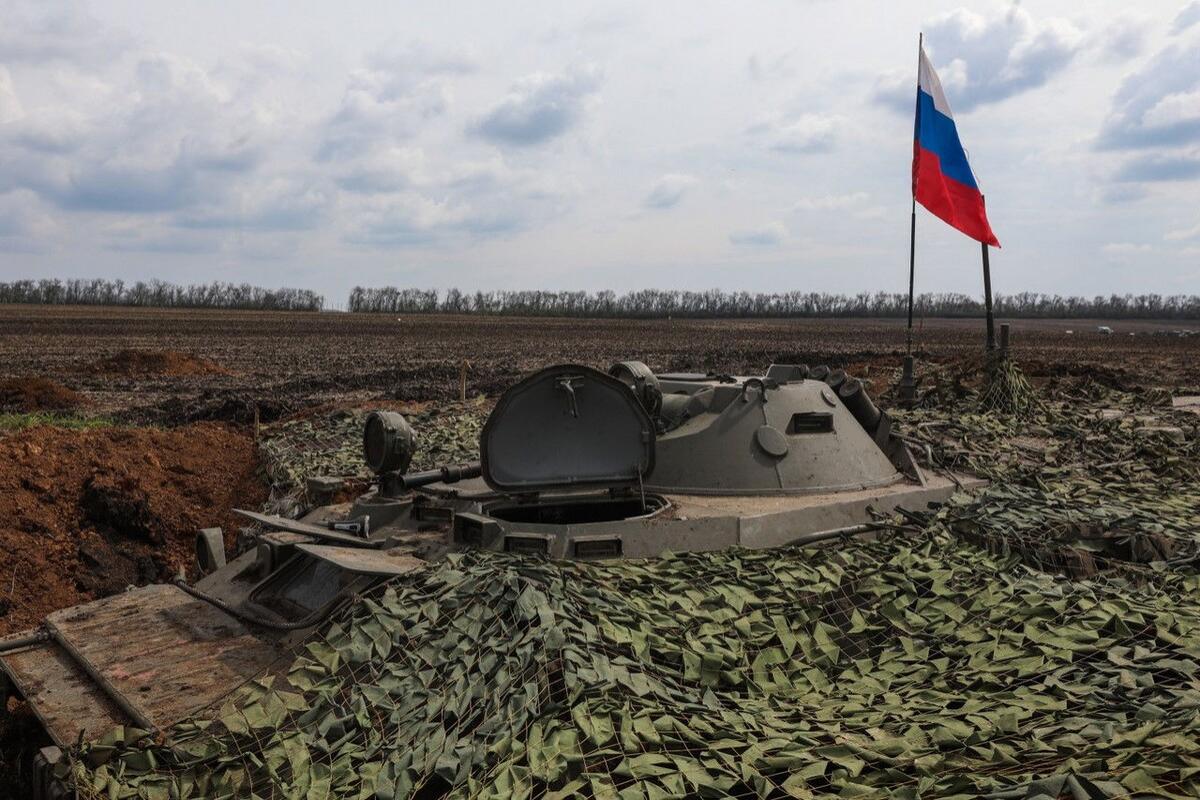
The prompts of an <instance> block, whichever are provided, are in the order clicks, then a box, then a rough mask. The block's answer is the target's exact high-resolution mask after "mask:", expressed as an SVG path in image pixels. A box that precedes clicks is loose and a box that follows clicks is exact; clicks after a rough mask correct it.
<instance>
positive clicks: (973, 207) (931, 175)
mask: <svg viewBox="0 0 1200 800" xmlns="http://www.w3.org/2000/svg"><path fill="white" fill-rule="evenodd" d="M912 171H913V196H914V197H915V198H916V199H917V202H918V203H920V204H921V205H923V206H925V208H927V209H929V212H930V213H931V214H933V215H934V216H935V217H937V218H938V219H940V220H942V221H943V222H945V223H946V224H947V225H950V226H952V227H954V228H957V229H958V230H960V231H962V232H963V233H965V234H966V235H967V236H970V237H971V238H972V239H974V240H975V241H977V242H986V243H987V244H990V245H992V246H993V247H999V246H1000V242H999V241H998V240H997V239H996V234H994V233H992V226H991V225H990V224H988V218H987V212H986V211H985V210H984V208H983V195H982V194H980V193H979V190H978V189H974V188H972V187H970V186H967V185H966V184H963V183H960V182H959V181H956V180H954V179H953V178H947V177H946V176H945V175H943V174H942V165H941V162H940V160H939V159H938V157H937V154H936V153H933V152H930V151H929V150H926V149H924V148H923V147H921V144H920V142H913V170H912Z"/></svg>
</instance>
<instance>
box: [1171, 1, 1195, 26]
mask: <svg viewBox="0 0 1200 800" xmlns="http://www.w3.org/2000/svg"><path fill="white" fill-rule="evenodd" d="M1197 22H1200V0H1191V2H1190V3H1188V4H1187V5H1185V6H1184V7H1183V8H1182V9H1180V10H1179V14H1178V15H1177V16H1176V17H1175V22H1174V23H1172V25H1171V33H1183V32H1184V31H1186V30H1187V29H1188V28H1191V27H1192V26H1193V25H1195V24H1196V23H1197Z"/></svg>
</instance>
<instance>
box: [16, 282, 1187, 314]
mask: <svg viewBox="0 0 1200 800" xmlns="http://www.w3.org/2000/svg"><path fill="white" fill-rule="evenodd" d="M0 303H26V304H35V305H100V306H144V307H148V308H217V309H246V310H259V311H321V310H323V309H324V308H325V304H326V303H325V298H324V297H323V296H322V295H320V294H317V293H316V292H314V291H312V290H309V289H294V288H286V287H285V288H281V289H264V288H263V287H261V286H252V285H250V284H247V283H241V284H235V283H222V282H220V281H214V282H212V283H207V284H189V285H180V284H174V283H168V282H166V281H159V280H152V281H136V282H132V283H126V282H124V281H121V280H104V279H69V280H58V279H41V280H19V281H12V282H9V283H0ZM994 308H995V313H996V315H997V316H1001V317H1011V318H1045V319H1080V318H1103V319H1178V320H1200V296H1197V295H1183V294H1177V295H1169V296H1163V295H1159V294H1140V295H1133V294H1111V295H1097V296H1095V297H1092V298H1086V297H1078V296H1070V297H1063V296H1060V295H1049V294H1041V293H1037V292H1020V293H1017V294H1000V295H996V297H995V301H994ZM347 310H349V311H354V312H365V313H386V314H481V315H493V316H525V317H613V318H636V319H652V318H662V317H672V316H674V317H691V318H732V317H763V318H768V317H903V316H905V315H906V314H907V313H908V297H907V295H905V294H903V293H900V292H874V293H870V292H860V293H859V294H856V295H844V294H833V293H829V292H802V291H792V292H778V293H761V292H759V293H750V292H726V291H723V290H720V289H708V290H705V291H700V292H694V291H684V290H662V289H640V290H636V291H630V292H625V293H623V294H617V293H616V292H614V291H612V290H604V291H599V292H586V291H543V290H523V291H487V292H484V291H477V292H463V291H460V290H459V289H447V290H440V291H439V290H437V289H416V288H397V287H394V286H384V287H375V288H368V287H362V286H356V287H354V289H353V291H351V293H350V297H349V305H348V309H347ZM913 310H914V314H916V315H917V316H920V317H968V316H980V315H982V314H983V302H982V300H981V299H980V298H978V297H973V296H971V295H966V294H959V293H952V292H926V293H923V294H920V295H917V297H916V298H915V301H914V309H913Z"/></svg>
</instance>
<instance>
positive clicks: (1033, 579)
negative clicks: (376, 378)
mask: <svg viewBox="0 0 1200 800" xmlns="http://www.w3.org/2000/svg"><path fill="white" fill-rule="evenodd" d="M979 407H980V397H979V396H978V395H977V394H971V395H969V396H966V397H964V398H962V399H961V400H960V401H959V402H957V403H955V404H952V405H947V406H945V407H943V408H941V409H924V410H919V411H912V412H908V413H906V414H904V415H903V419H902V424H903V428H904V430H905V431H906V435H907V436H909V437H910V439H911V440H912V441H913V442H915V443H917V444H918V445H920V446H921V447H922V449H924V448H925V447H927V448H928V450H927V452H928V453H929V455H930V457H931V458H932V460H933V461H935V462H937V463H938V464H942V465H947V466H949V465H953V466H956V467H959V468H964V467H973V468H974V469H976V470H977V471H980V472H982V473H984V474H987V475H989V476H991V477H993V478H995V479H996V480H995V481H994V482H993V484H992V485H991V486H990V487H988V488H986V489H984V490H982V491H979V492H976V493H973V494H966V493H961V494H959V495H956V496H955V498H954V499H953V500H952V501H951V502H950V503H948V504H946V505H945V506H943V507H942V508H941V509H939V510H937V511H936V512H929V513H924V514H908V515H906V516H907V518H906V519H905V520H903V522H904V523H905V525H906V526H907V528H906V530H907V533H906V534H903V535H902V534H888V535H887V536H885V537H884V538H883V539H881V540H879V541H874V542H867V541H862V540H848V541H846V542H843V543H839V544H838V545H837V546H835V547H825V548H808V549H784V550H772V551H727V552H721V553H709V554H688V555H678V556H674V557H671V558H666V559H662V560H654V561H637V562H633V561H628V562H618V563H611V564H583V563H555V562H548V561H544V560H536V559H530V558H520V557H516V556H510V555H504V554H497V553H469V554H464V555H459V556H454V557H452V558H451V559H450V560H449V561H446V562H442V563H439V564H436V565H433V566H431V567H430V568H428V569H426V570H424V571H423V572H420V573H417V574H413V575H409V576H406V577H404V578H401V579H398V580H396V581H394V582H392V583H391V584H389V585H388V586H386V587H383V588H381V589H379V590H378V591H377V592H375V593H374V594H373V595H372V596H371V597H370V598H368V599H365V600H363V602H361V603H359V604H357V605H356V606H353V607H351V608H350V609H348V610H347V611H346V612H345V613H344V614H342V615H341V616H340V617H339V619H338V620H337V621H336V622H335V623H334V624H333V625H332V626H331V627H330V628H329V629H328V630H327V631H325V632H324V633H323V634H322V635H321V636H319V637H317V638H316V639H314V640H313V641H311V642H310V643H309V644H308V645H307V647H306V648H305V649H303V650H302V651H301V652H300V653H298V654H297V658H296V661H295V663H294V664H293V665H292V667H291V669H290V671H289V672H288V673H287V675H286V676H279V677H276V678H275V679H274V680H264V681H261V682H255V683H252V684H248V685H247V686H245V687H243V688H242V689H240V690H239V691H238V692H236V693H235V694H233V695H232V696H231V697H230V698H229V699H228V701H227V702H226V703H225V704H224V705H223V706H222V707H221V708H220V709H214V710H213V712H212V713H211V714H209V715H208V716H207V718H206V719H202V720H198V721H196V722H191V723H185V724H181V725H179V726H177V727H176V728H175V729H173V730H172V731H170V732H169V736H168V737H167V738H166V739H165V740H163V739H155V740H152V739H150V738H149V737H144V736H141V735H140V734H139V732H136V731H130V730H125V731H119V732H117V733H116V734H114V735H113V736H111V737H109V738H108V740H107V741H104V742H102V743H100V744H98V745H92V746H89V747H85V748H84V749H83V750H82V751H81V752H80V753H77V754H75V756H76V761H75V762H74V766H73V767H72V769H73V770H74V775H75V776H76V780H77V786H78V788H79V789H80V790H81V794H82V795H83V796H84V797H115V798H124V797H147V798H149V797H161V798H186V797H305V798H319V797H320V798H323V797H338V798H364V799H365V798H381V799H382V798H404V797H440V796H451V797H497V798H499V797H576V796H581V797H604V798H610V797H611V798H617V797H620V798H665V797H685V796H709V797H723V796H735V797H759V798H769V797H801V798H803V797H818V796H830V795H836V796H842V797H908V798H914V797H925V798H931V797H963V798H966V797H979V796H985V797H991V798H997V800H999V799H1000V798H1055V797H1073V798H1100V797H1131V796H1153V797H1195V796H1200V675H1198V674H1197V670H1198V667H1200V575H1198V574H1197V571H1196V568H1195V567H1196V562H1195V558H1196V555H1195V554H1196V553H1197V552H1200V550H1198V549H1197V542H1198V539H1200V516H1198V515H1200V480H1198V478H1200V457H1198V456H1200V451H1198V448H1200V444H1198V443H1197V437H1196V431H1195V427H1194V426H1195V418H1194V417H1185V416H1183V415H1173V414H1172V412H1170V411H1167V410H1163V409H1162V408H1161V407H1160V406H1158V405H1156V398H1154V397H1153V396H1151V395H1130V394H1125V393H1119V392H1113V391H1111V390H1106V389H1103V388H1101V387H1097V386H1084V387H1083V388H1082V389H1081V390H1073V391H1072V392H1070V393H1069V394H1066V393H1063V392H1062V391H1060V390H1055V391H1050V392H1047V393H1044V396H1043V397H1042V398H1041V400H1040V402H1038V403H1036V404H1034V405H1033V406H1030V407H1029V408H1027V409H1026V411H1025V413H1024V414H1023V415H1022V416H1020V417H1017V416H1008V415H1003V414H998V413H990V414H980V413H978V411H977V409H978V408H979ZM1102 409H1107V410H1108V411H1107V412H1106V413H1104V414H1101V413H1100V412H1101V410H1102ZM1117 412H1120V413H1119V414H1118V413H1117ZM1165 424H1174V425H1176V426H1178V427H1180V429H1181V430H1183V431H1184V432H1185V434H1186V436H1185V439H1186V442H1185V443H1184V444H1179V443H1178V442H1176V441H1175V438H1176V437H1175V436H1174V434H1173V432H1171V431H1169V430H1167V431H1164V430H1162V427H1163V425H1165ZM1189 426H1190V427H1189ZM980 545H982V549H981V547H980ZM1072 578H1074V579H1072Z"/></svg>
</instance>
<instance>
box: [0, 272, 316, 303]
mask: <svg viewBox="0 0 1200 800" xmlns="http://www.w3.org/2000/svg"><path fill="white" fill-rule="evenodd" d="M0 303H28V304H31V305H81V306H144V307H147V308H223V309H245V310H254V311H320V310H321V309H322V308H324V307H325V298H324V297H323V296H321V295H319V294H317V293H316V292H314V291H311V290H309V289H291V288H286V287H285V288H282V289H264V288H263V287H261V286H251V285H250V284H248V283H221V282H220V281H213V282H212V283H197V284H189V285H186V286H182V285H179V284H174V283H167V282H166V281H158V280H153V281H149V282H145V281H136V282H134V283H125V281H122V280H112V281H110V280H104V279H101V278H89V279H70V280H65V281H64V280H58V279H52V278H48V279H42V280H36V281H34V280H23V281H12V282H11V283H0Z"/></svg>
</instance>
